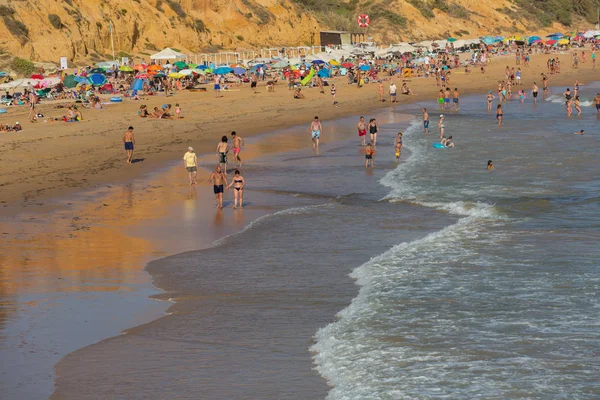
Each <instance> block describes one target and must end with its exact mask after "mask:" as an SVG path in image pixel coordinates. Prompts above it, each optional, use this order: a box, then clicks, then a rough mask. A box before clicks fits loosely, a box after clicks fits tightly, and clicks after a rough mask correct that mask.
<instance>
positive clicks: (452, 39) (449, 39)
mask: <svg viewBox="0 0 600 400" xmlns="http://www.w3.org/2000/svg"><path fill="white" fill-rule="evenodd" d="M446 40H447V41H449V42H450V43H452V42H456V39H455V38H453V37H449V38H448V39H446Z"/></svg>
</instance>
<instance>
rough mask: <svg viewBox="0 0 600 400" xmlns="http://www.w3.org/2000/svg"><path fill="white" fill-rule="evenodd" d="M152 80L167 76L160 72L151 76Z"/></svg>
mask: <svg viewBox="0 0 600 400" xmlns="http://www.w3.org/2000/svg"><path fill="white" fill-rule="evenodd" d="M152 77H153V78H166V77H167V75H165V74H163V73H162V72H159V73H156V74H154V75H152Z"/></svg>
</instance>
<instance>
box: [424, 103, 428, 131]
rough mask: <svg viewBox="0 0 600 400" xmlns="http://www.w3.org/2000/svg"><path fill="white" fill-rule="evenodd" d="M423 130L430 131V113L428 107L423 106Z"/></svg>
mask: <svg viewBox="0 0 600 400" xmlns="http://www.w3.org/2000/svg"><path fill="white" fill-rule="evenodd" d="M423 131H424V132H425V134H428V133H429V113H428V112H427V109H426V108H423Z"/></svg>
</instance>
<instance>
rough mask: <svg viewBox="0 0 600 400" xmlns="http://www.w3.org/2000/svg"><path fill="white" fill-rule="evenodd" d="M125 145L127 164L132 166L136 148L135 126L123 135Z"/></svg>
mask: <svg viewBox="0 0 600 400" xmlns="http://www.w3.org/2000/svg"><path fill="white" fill-rule="evenodd" d="M123 143H124V144H125V153H127V164H131V159H132V157H133V148H134V146H135V136H134V135H133V126H130V127H129V128H127V130H126V131H125V133H123Z"/></svg>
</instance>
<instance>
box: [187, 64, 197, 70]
mask: <svg viewBox="0 0 600 400" xmlns="http://www.w3.org/2000/svg"><path fill="white" fill-rule="evenodd" d="M197 66H198V65H197V64H188V65H187V67H188V68H190V69H194V68H196V67H197Z"/></svg>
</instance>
